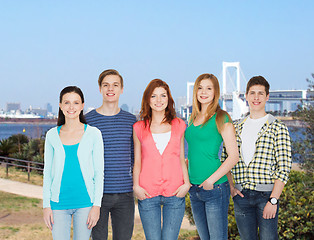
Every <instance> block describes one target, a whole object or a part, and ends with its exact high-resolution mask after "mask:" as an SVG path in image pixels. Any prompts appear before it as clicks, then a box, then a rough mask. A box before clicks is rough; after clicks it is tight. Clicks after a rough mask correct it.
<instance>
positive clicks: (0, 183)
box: [0, 178, 195, 230]
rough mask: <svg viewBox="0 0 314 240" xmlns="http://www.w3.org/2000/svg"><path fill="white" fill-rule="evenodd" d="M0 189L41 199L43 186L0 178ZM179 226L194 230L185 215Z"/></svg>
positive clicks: (137, 216)
mask: <svg viewBox="0 0 314 240" xmlns="http://www.w3.org/2000/svg"><path fill="white" fill-rule="evenodd" d="M0 191H3V192H8V193H13V194H17V195H21V196H25V197H30V198H38V199H43V187H42V186H37V185H33V184H28V183H21V182H17V181H12V180H8V179H3V178H0ZM135 218H140V215H139V212H138V208H137V204H135ZM181 228H183V229H187V230H194V229H195V226H192V225H190V223H189V221H188V219H187V218H186V217H184V218H183V222H182V226H181Z"/></svg>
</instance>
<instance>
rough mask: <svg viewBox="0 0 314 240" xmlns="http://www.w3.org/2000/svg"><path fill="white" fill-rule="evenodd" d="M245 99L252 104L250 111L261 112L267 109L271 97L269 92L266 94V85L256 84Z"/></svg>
mask: <svg viewBox="0 0 314 240" xmlns="http://www.w3.org/2000/svg"><path fill="white" fill-rule="evenodd" d="M245 99H246V101H247V102H248V104H249V106H250V111H254V112H259V111H265V104H266V102H267V101H268V99H269V94H268V95H266V90H265V86H263V85H254V86H252V87H250V88H249V91H248V93H247V94H245Z"/></svg>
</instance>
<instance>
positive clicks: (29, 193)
mask: <svg viewBox="0 0 314 240" xmlns="http://www.w3.org/2000/svg"><path fill="white" fill-rule="evenodd" d="M0 191H3V192H8V193H14V194H18V195H22V196H25V197H30V198H38V199H43V187H42V186H36V185H33V184H28V183H21V182H16V181H12V180H8V179H3V178H0Z"/></svg>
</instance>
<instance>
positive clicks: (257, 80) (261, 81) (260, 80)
mask: <svg viewBox="0 0 314 240" xmlns="http://www.w3.org/2000/svg"><path fill="white" fill-rule="evenodd" d="M255 85H262V86H264V87H265V91H266V95H268V94H269V83H268V82H267V80H266V79H265V78H264V77H262V76H254V77H252V78H251V79H250V81H249V82H248V83H247V85H246V92H245V93H246V94H248V93H249V90H250V88H251V87H252V86H255Z"/></svg>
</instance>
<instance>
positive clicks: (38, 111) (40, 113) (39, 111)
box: [31, 108, 47, 118]
mask: <svg viewBox="0 0 314 240" xmlns="http://www.w3.org/2000/svg"><path fill="white" fill-rule="evenodd" d="M31 113H34V114H35V115H38V116H40V117H42V118H45V117H47V109H42V108H32V110H31Z"/></svg>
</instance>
